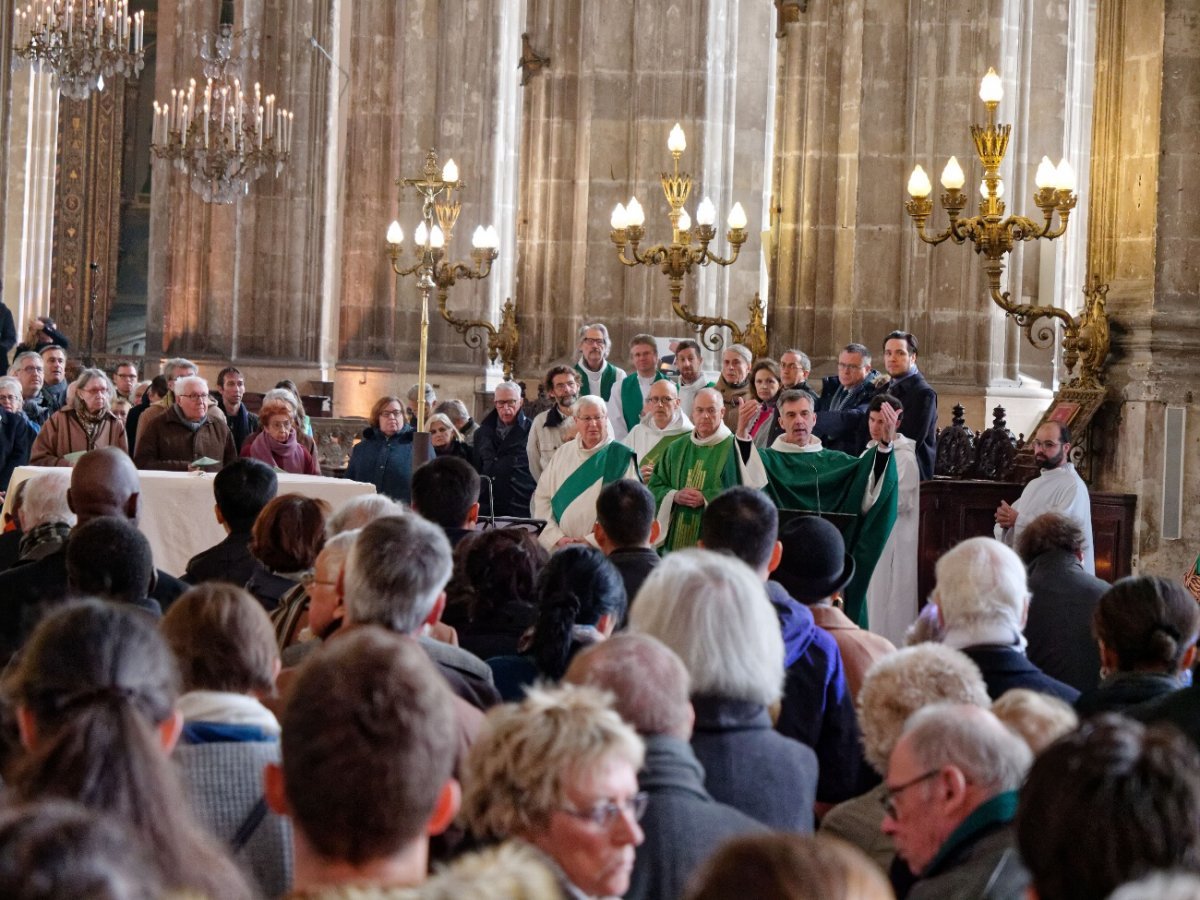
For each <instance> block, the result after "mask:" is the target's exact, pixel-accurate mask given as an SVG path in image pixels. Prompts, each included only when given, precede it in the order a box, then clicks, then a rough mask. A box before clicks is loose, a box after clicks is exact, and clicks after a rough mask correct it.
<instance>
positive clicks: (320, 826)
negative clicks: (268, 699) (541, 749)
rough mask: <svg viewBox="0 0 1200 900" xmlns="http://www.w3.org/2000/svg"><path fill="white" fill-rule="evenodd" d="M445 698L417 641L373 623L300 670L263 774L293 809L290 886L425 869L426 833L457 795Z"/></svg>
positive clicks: (284, 808) (280, 805)
mask: <svg viewBox="0 0 1200 900" xmlns="http://www.w3.org/2000/svg"><path fill="white" fill-rule="evenodd" d="M453 699H454V698H453V695H452V694H451V693H450V691H449V690H448V689H447V688H446V686H445V684H444V683H442V681H441V679H439V678H438V677H437V674H436V671H435V670H434V668H433V666H432V664H431V663H430V662H429V660H428V659H427V658H426V657H425V655H424V654H423V653H421V651H420V649H419V648H418V647H417V646H416V645H415V644H413V643H412V642H410V641H407V640H405V639H404V638H402V637H400V636H398V635H394V634H389V633H387V632H386V631H384V630H382V629H377V628H366V629H361V630H360V631H358V632H357V633H355V634H347V635H345V636H343V637H341V638H339V639H338V640H337V641H335V642H333V643H332V644H330V646H328V647H325V648H322V650H321V652H320V653H317V654H316V655H315V656H314V657H313V658H312V659H310V660H309V661H308V662H307V663H306V664H305V666H304V667H303V668H302V669H301V670H300V674H299V676H298V677H297V678H296V680H295V682H294V684H293V686H292V690H291V693H290V695H289V697H288V701H287V706H286V707H285V709H284V712H283V716H282V726H283V734H282V739H281V757H282V761H281V762H280V763H279V764H278V765H276V764H270V765H268V766H267V769H266V772H265V775H264V782H265V787H266V798H267V802H268V804H269V805H270V807H271V808H272V809H273V810H274V811H275V812H277V813H280V814H281V815H287V816H289V817H290V818H291V820H292V826H293V829H292V830H293V840H292V845H293V852H294V856H295V864H294V872H295V876H294V880H293V883H292V889H293V890H294V891H297V892H299V893H300V894H302V895H305V896H316V895H318V894H319V892H320V891H322V890H325V891H329V892H336V891H338V890H339V889H347V888H350V887H354V888H355V889H358V890H363V889H365V888H367V887H370V886H377V887H387V888H396V887H400V886H406V885H416V884H419V883H421V882H422V881H424V880H425V874H426V871H427V869H428V865H429V836H430V835H436V834H440V833H441V832H442V831H444V830H445V829H446V828H447V827H448V826H449V825H450V823H451V822H452V821H453V819H454V816H455V813H457V811H458V805H459V797H460V792H459V787H458V783H457V782H456V781H455V780H454V779H453V778H452V777H451V769H452V767H453V765H454V760H455V747H456V744H455V722H454V713H453ZM364 711H369V712H370V715H364Z"/></svg>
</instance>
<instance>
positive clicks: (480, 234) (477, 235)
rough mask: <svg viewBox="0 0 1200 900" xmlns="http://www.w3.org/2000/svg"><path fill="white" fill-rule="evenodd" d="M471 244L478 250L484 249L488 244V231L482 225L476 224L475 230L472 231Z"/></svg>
mask: <svg viewBox="0 0 1200 900" xmlns="http://www.w3.org/2000/svg"><path fill="white" fill-rule="evenodd" d="M471 246H472V247H474V248H475V249H476V250H482V249H484V248H485V247H486V246H487V233H486V232H485V231H484V230H483V226H482V225H476V226H475V230H474V231H473V232H471Z"/></svg>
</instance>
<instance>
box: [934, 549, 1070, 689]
mask: <svg viewBox="0 0 1200 900" xmlns="http://www.w3.org/2000/svg"><path fill="white" fill-rule="evenodd" d="M934 574H935V577H936V579H937V585H936V587H935V588H934V591H933V602H934V603H935V604H936V605H937V609H938V616H939V618H940V620H941V622H942V626H943V632H942V643H943V644H947V645H948V646H951V647H954V648H955V649H957V650H961V651H962V652H963V653H965V654H966V655H967V656H969V657H970V658H971V660H972V661H973V662H974V663H975V665H977V666H979V671H981V672H982V673H983V679H984V681H986V682H987V686H988V693H989V694H990V695H991V697H992V699H993V700H998V699H999V698H1000V696H1001V695H1002V694H1003V693H1004V692H1005V691H1007V690H1008V689H1009V688H1015V687H1023V688H1029V689H1030V690H1033V691H1041V692H1042V693H1044V694H1051V695H1053V696H1055V697H1058V698H1059V699H1060V700H1065V701H1066V702H1067V703H1074V702H1075V701H1076V700H1078V699H1079V691H1077V690H1075V688H1073V687H1071V686H1070V685H1069V684H1064V683H1063V682H1061V681H1059V680H1058V679H1056V678H1051V677H1050V676H1049V675H1047V674H1046V673H1045V672H1043V671H1042V670H1041V669H1039V668H1038V667H1037V666H1035V665H1034V664H1033V663H1032V662H1030V661H1029V660H1028V659H1026V657H1025V650H1024V646H1023V642H1022V640H1021V629H1022V627H1023V626H1024V625H1025V618H1026V616H1027V615H1028V612H1029V590H1028V588H1027V586H1026V580H1025V566H1023V565H1022V564H1021V558H1020V557H1019V556H1017V554H1016V553H1014V552H1013V551H1012V550H1009V549H1008V548H1007V547H1005V546H1004V545H1003V544H1001V543H1000V542H999V541H996V540H993V539H992V538H986V537H976V538H969V539H967V540H965V541H963V542H962V543H961V544H959V545H958V546H956V547H954V548H953V549H951V550H948V551H947V552H946V553H945V554H943V555H942V558H941V559H939V560H938V561H937V567H936V568H935V570H934Z"/></svg>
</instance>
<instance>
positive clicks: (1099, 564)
mask: <svg viewBox="0 0 1200 900" xmlns="http://www.w3.org/2000/svg"><path fill="white" fill-rule="evenodd" d="M1021 490H1022V485H1020V484H1016V483H1013V482H1004V481H970V480H959V479H950V478H945V479H943V478H936V479H934V480H932V481H923V482H921V513H920V539H919V540H920V543H919V550H918V553H919V560H918V568H917V580H918V588H919V590H920V597H921V603H922V605H924V602H925V600H926V599H927V598H928V597H929V594H930V592H931V591H932V590H933V586H934V576H933V570H934V566H935V565H936V564H937V561H938V557H940V556H941V555H942V554H943V553H945V552H946V551H947V550H949V549H950V548H951V547H953V546H954V545H955V544H957V543H959V542H960V541H963V540H965V539H966V538H969V537H978V536H980V535H983V536H988V535H991V534H992V529H993V528H994V527H995V524H996V521H995V515H996V507H997V506H999V505H1000V501H1001V500H1005V501H1007V502H1009V503H1012V502H1013V501H1014V500H1016V499H1017V497H1019V496H1021ZM1091 499H1092V539H1093V540H1094V541H1095V545H1096V575H1097V576H1098V577H1100V578H1103V579H1104V580H1105V581H1109V582H1112V581H1116V580H1117V579H1118V578H1124V577H1125V576H1126V575H1130V574H1132V571H1133V523H1134V515H1135V512H1136V507H1137V497H1136V495H1134V494H1109V493H1100V492H1096V491H1093V492H1092V494H1091Z"/></svg>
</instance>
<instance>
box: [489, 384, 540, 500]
mask: <svg viewBox="0 0 1200 900" xmlns="http://www.w3.org/2000/svg"><path fill="white" fill-rule="evenodd" d="M494 398H495V400H494V402H495V405H496V408H495V409H493V410H492V411H491V412H490V413H488V414H487V416H485V417H484V420H483V421H482V422H480V423H479V429H478V430H477V431H476V432H475V448H474V449H475V459H474V463H475V468H476V469H478V470H479V474H480V475H482V476H484V477H485V478H490V479H491V480H492V485H491V490H487V489H484V490H483V491H481V492H480V494H479V514H480V515H482V516H493V515H495V516H514V517H516V518H518V519H524V518H527V517H528V516H529V501H530V498H532V497H533V489H534V488H536V487H537V482H536V481H535V480H534V478H533V474H532V473H531V472H530V471H529V452H528V450H527V446H528V444H529V429H530V427H531V426H532V424H533V423H532V422H531V421H530V419H529V417H528V416H527V415H525V411H524V410H523V409H521V388H520V386H519V385H518V384H517V383H516V382H514V381H502V382H500V383H499V384H498V385H496V391H495V394H494Z"/></svg>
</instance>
